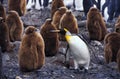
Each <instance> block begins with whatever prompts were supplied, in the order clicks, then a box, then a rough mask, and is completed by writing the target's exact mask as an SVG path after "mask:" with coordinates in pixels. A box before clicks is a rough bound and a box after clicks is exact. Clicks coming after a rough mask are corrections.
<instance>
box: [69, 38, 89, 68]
mask: <svg viewBox="0 0 120 79" xmlns="http://www.w3.org/2000/svg"><path fill="white" fill-rule="evenodd" d="M68 43H69V47H70V50H71V55H72V56H73V58H74V60H75V61H76V62H77V63H78V64H79V65H83V66H89V62H90V55H89V50H88V47H87V45H86V44H85V43H84V42H83V41H82V40H81V39H80V38H79V37H78V36H72V38H70V40H69V42H68ZM87 69H88V68H87Z"/></svg>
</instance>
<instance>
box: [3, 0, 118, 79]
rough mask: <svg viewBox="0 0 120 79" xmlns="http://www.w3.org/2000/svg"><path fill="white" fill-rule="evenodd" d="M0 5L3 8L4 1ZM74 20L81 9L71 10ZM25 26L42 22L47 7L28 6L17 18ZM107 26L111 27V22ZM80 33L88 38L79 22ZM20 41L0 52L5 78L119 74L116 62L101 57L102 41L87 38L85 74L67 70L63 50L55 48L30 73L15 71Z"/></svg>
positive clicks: (102, 78)
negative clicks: (87, 64)
mask: <svg viewBox="0 0 120 79" xmlns="http://www.w3.org/2000/svg"><path fill="white" fill-rule="evenodd" d="M4 3H5V4H4V6H5V7H6V8H7V4H6V0H5V1H4ZM73 13H74V14H75V16H76V17H77V19H78V23H81V19H80V16H81V15H82V12H78V11H73ZM21 18H22V20H23V22H24V24H25V25H36V27H37V28H40V26H41V25H42V24H43V23H44V22H45V20H46V19H47V18H50V6H49V7H48V8H45V9H43V10H40V11H37V10H35V9H32V10H31V11H29V12H27V13H26V15H25V16H22V17H21ZM109 26H112V25H111V24H110V25H109ZM107 28H108V30H113V27H107ZM79 29H80V33H81V34H83V35H85V36H87V37H88V32H87V30H86V27H85V25H82V26H81V24H79ZM20 43H21V41H16V42H14V44H15V45H16V47H15V48H14V51H13V52H5V53H2V56H3V73H4V75H6V76H7V78H8V79H16V78H18V79H20V78H21V79H120V73H119V72H118V71H117V64H116V63H114V62H113V63H110V64H106V63H105V59H104V51H103V48H104V44H103V42H98V41H90V42H89V43H88V47H89V51H90V55H91V62H90V67H89V70H88V72H87V73H83V72H79V73H76V72H75V71H74V70H72V69H68V68H66V67H65V66H64V64H63V63H64V55H63V54H62V53H63V50H62V49H61V47H60V49H59V52H62V53H58V54H57V55H56V56H53V57H46V60H45V65H44V66H43V67H42V68H41V69H39V70H37V71H33V72H28V73H23V72H20V70H19V64H18V49H19V45H20Z"/></svg>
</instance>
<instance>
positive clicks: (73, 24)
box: [59, 10, 79, 41]
mask: <svg viewBox="0 0 120 79" xmlns="http://www.w3.org/2000/svg"><path fill="white" fill-rule="evenodd" d="M59 28H60V29H61V28H66V29H68V30H69V31H70V32H71V33H79V28H78V23H77V19H76V17H75V16H74V15H73V13H72V12H71V11H70V10H68V11H67V12H66V13H65V14H64V15H63V16H62V18H61V20H60V26H59ZM60 40H62V41H65V37H64V35H60Z"/></svg>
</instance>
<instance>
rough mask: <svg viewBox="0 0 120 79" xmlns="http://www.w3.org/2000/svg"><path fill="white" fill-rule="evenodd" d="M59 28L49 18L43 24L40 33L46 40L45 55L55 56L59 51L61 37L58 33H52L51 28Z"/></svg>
mask: <svg viewBox="0 0 120 79" xmlns="http://www.w3.org/2000/svg"><path fill="white" fill-rule="evenodd" d="M56 29H57V28H56V27H55V26H54V24H52V20H51V19H47V20H46V21H45V23H44V24H43V25H42V26H41V29H40V33H41V35H42V37H43V39H44V42H45V55H46V56H54V55H56V54H57V53H58V47H59V39H58V34H57V33H51V32H50V30H56Z"/></svg>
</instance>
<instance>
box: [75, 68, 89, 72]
mask: <svg viewBox="0 0 120 79" xmlns="http://www.w3.org/2000/svg"><path fill="white" fill-rule="evenodd" d="M74 73H76V74H78V73H84V74H85V73H88V70H87V69H85V68H84V67H82V68H78V69H74Z"/></svg>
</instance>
